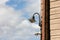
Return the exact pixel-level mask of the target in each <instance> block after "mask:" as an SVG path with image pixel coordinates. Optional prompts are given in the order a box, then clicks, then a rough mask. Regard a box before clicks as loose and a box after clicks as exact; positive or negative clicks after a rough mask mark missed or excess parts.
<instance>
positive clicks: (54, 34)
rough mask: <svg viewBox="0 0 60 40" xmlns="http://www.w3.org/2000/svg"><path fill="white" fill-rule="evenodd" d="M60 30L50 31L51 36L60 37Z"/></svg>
mask: <svg viewBox="0 0 60 40" xmlns="http://www.w3.org/2000/svg"><path fill="white" fill-rule="evenodd" d="M59 32H60V30H50V34H51V36H60V33H59Z"/></svg>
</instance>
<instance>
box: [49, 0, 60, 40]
mask: <svg viewBox="0 0 60 40" xmlns="http://www.w3.org/2000/svg"><path fill="white" fill-rule="evenodd" d="M50 36H51V40H60V0H50Z"/></svg>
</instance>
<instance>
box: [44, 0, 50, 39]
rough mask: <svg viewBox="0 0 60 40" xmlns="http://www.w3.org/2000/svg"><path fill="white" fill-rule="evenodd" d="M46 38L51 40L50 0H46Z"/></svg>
mask: <svg viewBox="0 0 60 40" xmlns="http://www.w3.org/2000/svg"><path fill="white" fill-rule="evenodd" d="M45 40H50V0H45Z"/></svg>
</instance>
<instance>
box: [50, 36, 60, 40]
mask: <svg viewBox="0 0 60 40" xmlns="http://www.w3.org/2000/svg"><path fill="white" fill-rule="evenodd" d="M51 40H60V36H56V37H51Z"/></svg>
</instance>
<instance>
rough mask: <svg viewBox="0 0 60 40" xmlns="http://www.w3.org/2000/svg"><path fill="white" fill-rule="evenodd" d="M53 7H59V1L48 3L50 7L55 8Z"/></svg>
mask: <svg viewBox="0 0 60 40" xmlns="http://www.w3.org/2000/svg"><path fill="white" fill-rule="evenodd" d="M55 7H60V1H56V2H51V3H50V8H55Z"/></svg>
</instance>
